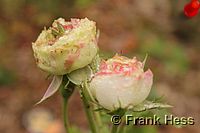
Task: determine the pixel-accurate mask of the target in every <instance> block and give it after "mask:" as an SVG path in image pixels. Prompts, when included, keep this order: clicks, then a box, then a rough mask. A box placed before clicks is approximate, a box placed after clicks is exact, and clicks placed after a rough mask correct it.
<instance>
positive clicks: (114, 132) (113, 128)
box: [111, 124, 119, 133]
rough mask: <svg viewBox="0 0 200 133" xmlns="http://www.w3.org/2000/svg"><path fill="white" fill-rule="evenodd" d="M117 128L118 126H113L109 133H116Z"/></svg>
mask: <svg viewBox="0 0 200 133" xmlns="http://www.w3.org/2000/svg"><path fill="white" fill-rule="evenodd" d="M118 127H119V125H114V124H113V126H112V129H111V133H117V130H118Z"/></svg>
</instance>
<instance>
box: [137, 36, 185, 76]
mask: <svg viewBox="0 0 200 133" xmlns="http://www.w3.org/2000/svg"><path fill="white" fill-rule="evenodd" d="M143 40H144V41H143V42H142V45H141V46H140V52H141V53H143V54H145V53H148V54H149V56H150V57H153V58H155V59H157V60H159V62H161V64H162V65H164V69H166V70H167V71H168V72H170V73H174V74H179V73H184V72H185V71H187V68H188V64H189V63H188V58H187V54H186V51H185V50H184V48H183V47H182V46H181V45H180V44H178V43H177V42H175V41H171V40H164V39H162V38H158V37H155V36H153V35H147V36H145V39H143Z"/></svg>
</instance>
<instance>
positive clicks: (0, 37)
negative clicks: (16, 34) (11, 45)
mask: <svg viewBox="0 0 200 133" xmlns="http://www.w3.org/2000/svg"><path fill="white" fill-rule="evenodd" d="M6 40H7V33H6V29H4V28H3V26H2V25H0V47H1V46H2V45H3V43H5V41H6Z"/></svg>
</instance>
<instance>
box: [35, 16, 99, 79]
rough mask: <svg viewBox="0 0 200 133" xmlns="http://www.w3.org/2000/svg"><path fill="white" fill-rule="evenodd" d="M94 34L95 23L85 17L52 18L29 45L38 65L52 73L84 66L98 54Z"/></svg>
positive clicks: (61, 72)
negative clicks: (49, 24)
mask: <svg viewBox="0 0 200 133" xmlns="http://www.w3.org/2000/svg"><path fill="white" fill-rule="evenodd" d="M96 34H97V32H96V23H95V22H93V21H90V20H88V19H87V18H85V19H71V21H69V22H67V21H65V20H64V19H63V18H59V19H57V20H55V21H54V22H53V24H52V27H50V28H48V29H44V30H43V31H42V32H41V33H40V35H39V37H38V38H37V40H36V42H34V43H33V44H32V48H33V52H34V56H35V59H36V63H37V65H38V67H40V68H41V69H42V70H44V71H47V72H49V73H50V74H54V75H64V74H67V73H70V72H71V71H73V70H76V69H79V68H82V67H85V66H86V65H88V64H90V62H91V61H92V59H93V58H94V57H95V55H96V53H97V50H98V46H97V35H96Z"/></svg>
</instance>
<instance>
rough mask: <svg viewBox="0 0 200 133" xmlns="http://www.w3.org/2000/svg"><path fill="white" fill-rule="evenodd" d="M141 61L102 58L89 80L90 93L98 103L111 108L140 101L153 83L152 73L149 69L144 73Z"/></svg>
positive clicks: (145, 96)
mask: <svg viewBox="0 0 200 133" xmlns="http://www.w3.org/2000/svg"><path fill="white" fill-rule="evenodd" d="M144 63H145V61H144V62H143V63H142V62H140V61H138V60H137V59H136V58H133V59H129V58H126V57H123V56H118V55H116V56H114V57H113V58H111V59H108V60H107V61H102V62H101V65H100V69H99V71H98V72H97V73H96V74H94V76H93V78H92V81H91V83H90V89H91V92H92V94H93V96H94V97H95V98H96V99H97V101H98V102H99V104H100V105H101V106H103V107H104V108H106V109H108V110H115V109H117V108H119V107H121V108H126V107H130V106H135V105H137V104H140V103H141V102H143V101H144V100H145V99H146V98H147V96H148V95H149V93H150V90H151V87H152V84H153V73H152V72H151V70H150V69H149V70H147V71H146V72H144V70H143V68H144Z"/></svg>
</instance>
